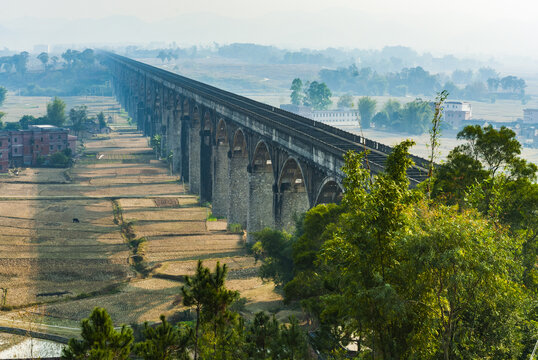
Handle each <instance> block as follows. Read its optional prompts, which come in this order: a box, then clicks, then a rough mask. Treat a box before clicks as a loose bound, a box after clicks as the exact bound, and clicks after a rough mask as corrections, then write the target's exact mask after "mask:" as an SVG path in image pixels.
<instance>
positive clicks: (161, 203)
mask: <svg viewBox="0 0 538 360" xmlns="http://www.w3.org/2000/svg"><path fill="white" fill-rule="evenodd" d="M85 145H86V151H87V153H88V154H90V156H86V157H84V158H82V159H80V161H78V162H77V164H76V165H75V166H74V167H73V168H72V169H69V170H65V169H25V170H24V171H22V172H21V173H20V175H19V176H2V177H0V287H5V288H7V289H8V291H7V297H6V305H7V306H11V307H16V308H17V310H16V311H12V312H3V313H1V314H0V324H5V325H8V324H9V323H10V321H11V324H13V321H15V320H14V319H15V318H16V317H17V316H20V312H21V310H25V309H26V310H28V311H29V312H34V313H39V314H41V315H42V316H41V317H40V322H41V323H43V324H45V325H43V327H42V329H43V331H47V332H51V333H57V334H63V335H74V334H77V333H78V332H79V330H78V324H79V321H80V320H81V319H82V318H84V317H87V316H88V314H89V313H90V311H91V310H92V309H93V308H94V307H95V306H104V307H105V308H107V310H108V311H109V312H110V314H111V315H112V317H113V319H114V320H115V322H116V323H118V324H120V323H133V322H142V321H145V320H150V321H157V320H158V317H159V315H160V314H167V315H170V314H172V313H175V312H177V311H179V310H181V308H180V306H179V305H178V295H179V294H180V287H181V285H182V282H181V280H182V278H183V276H184V275H189V274H192V273H193V272H194V268H195V266H196V262H197V260H198V259H203V260H204V263H205V264H206V265H207V266H210V267H214V266H215V264H216V262H217V261H220V262H221V263H226V264H228V266H229V269H230V271H229V282H228V285H229V287H231V288H234V289H237V290H240V291H241V294H242V296H244V297H246V298H247V311H248V312H254V311H257V310H259V309H265V310H278V309H279V308H280V307H281V306H282V304H281V297H280V295H278V294H277V293H275V292H274V286H273V285H272V284H270V283H263V282H262V281H261V280H260V279H259V278H258V276H257V269H258V264H256V263H255V261H254V259H253V258H252V257H250V256H248V255H247V254H246V251H245V247H244V239H243V235H242V234H231V233H228V232H227V231H226V223H225V222H224V221H218V222H207V221H206V219H207V217H208V211H209V209H207V208H204V207H201V206H199V204H198V200H197V197H196V196H193V195H189V194H187V192H186V191H185V188H184V185H183V184H182V183H181V181H179V180H180V179H178V178H177V177H176V176H171V175H170V174H169V171H168V169H167V168H166V166H165V165H164V164H163V163H162V162H160V161H157V160H154V156H153V155H152V154H151V151H150V149H149V148H148V147H147V139H146V138H144V137H142V136H141V135H139V134H135V133H112V134H111V136H110V138H109V139H104V140H95V141H88V142H87V143H86V144H85ZM115 204H117V205H115ZM115 206H116V211H114V209H115ZM115 212H116V213H115ZM118 212H119V213H118ZM120 215H121V217H120ZM74 218H76V219H78V220H79V223H75V222H73V219H74ZM121 219H122V220H121ZM121 221H123V222H124V223H128V222H130V223H131V224H132V226H133V229H134V232H135V234H136V237H137V238H138V237H145V238H146V239H147V242H146V243H145V244H144V252H143V253H144V259H145V262H146V263H147V267H148V268H149V269H151V273H150V275H149V276H148V277H147V278H144V277H143V276H142V275H141V274H140V273H138V272H137V271H135V270H134V268H133V266H132V255H133V254H132V251H131V250H129V247H128V245H127V243H126V241H125V239H124V238H123V237H122V236H121V227H120V224H121ZM0 295H1V293H0ZM34 303H35V304H38V305H37V307H30V305H31V304H34ZM281 315H282V316H284V313H283V312H282V313H281Z"/></svg>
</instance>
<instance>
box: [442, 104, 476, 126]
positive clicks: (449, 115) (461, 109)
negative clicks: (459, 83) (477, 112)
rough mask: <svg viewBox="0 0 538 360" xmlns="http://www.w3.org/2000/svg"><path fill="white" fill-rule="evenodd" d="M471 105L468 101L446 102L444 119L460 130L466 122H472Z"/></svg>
mask: <svg viewBox="0 0 538 360" xmlns="http://www.w3.org/2000/svg"><path fill="white" fill-rule="evenodd" d="M471 118H472V110H471V104H470V103H468V102H466V101H445V103H444V104H443V119H444V121H446V122H447V124H449V125H451V126H452V127H453V128H459V127H460V126H461V124H462V122H463V121H464V120H471Z"/></svg>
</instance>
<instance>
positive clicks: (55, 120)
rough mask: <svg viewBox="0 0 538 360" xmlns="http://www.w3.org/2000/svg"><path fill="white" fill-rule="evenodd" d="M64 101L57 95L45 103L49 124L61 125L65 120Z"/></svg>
mask: <svg viewBox="0 0 538 360" xmlns="http://www.w3.org/2000/svg"><path fill="white" fill-rule="evenodd" d="M65 118H66V117H65V103H64V102H63V101H62V100H61V99H60V98H58V97H55V98H54V100H52V102H49V103H47V122H48V123H49V124H51V125H55V126H62V125H63V123H64V122H65Z"/></svg>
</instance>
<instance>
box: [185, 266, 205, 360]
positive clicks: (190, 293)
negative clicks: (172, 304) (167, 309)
mask: <svg viewBox="0 0 538 360" xmlns="http://www.w3.org/2000/svg"><path fill="white" fill-rule="evenodd" d="M210 281H211V273H210V271H209V269H208V268H206V267H204V266H203V264H202V261H201V260H198V265H197V267H196V273H195V275H194V276H192V277H191V276H185V285H184V286H182V287H181V293H182V294H183V305H184V306H188V307H194V309H195V311H196V326H195V332H194V360H197V359H198V356H199V339H200V324H201V314H202V310H203V308H204V305H205V304H206V303H207V298H208V295H209V291H210V286H211V285H210Z"/></svg>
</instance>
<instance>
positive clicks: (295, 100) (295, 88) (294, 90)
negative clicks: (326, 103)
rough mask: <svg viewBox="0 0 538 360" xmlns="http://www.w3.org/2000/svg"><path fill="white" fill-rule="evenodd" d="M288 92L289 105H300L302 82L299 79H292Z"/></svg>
mask: <svg viewBox="0 0 538 360" xmlns="http://www.w3.org/2000/svg"><path fill="white" fill-rule="evenodd" d="M290 90H291V95H290V97H291V103H292V104H293V105H301V104H302V103H303V99H304V90H303V82H302V81H301V79H299V78H295V79H293V82H292V83H291V88H290Z"/></svg>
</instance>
